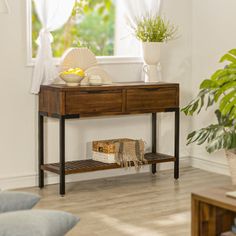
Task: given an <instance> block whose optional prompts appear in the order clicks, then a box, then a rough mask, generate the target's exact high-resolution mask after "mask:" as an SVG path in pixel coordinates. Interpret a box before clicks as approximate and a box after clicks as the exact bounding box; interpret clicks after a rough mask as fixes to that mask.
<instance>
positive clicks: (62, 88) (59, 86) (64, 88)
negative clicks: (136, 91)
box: [41, 81, 179, 91]
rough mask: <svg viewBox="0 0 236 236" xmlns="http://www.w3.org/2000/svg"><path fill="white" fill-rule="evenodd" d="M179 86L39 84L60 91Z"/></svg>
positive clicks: (164, 84)
mask: <svg viewBox="0 0 236 236" xmlns="http://www.w3.org/2000/svg"><path fill="white" fill-rule="evenodd" d="M173 86H176V87H179V84H178V83H166V82H155V83H145V82H143V81H134V82H113V83H112V84H107V85H96V86H94V85H93V86H92V85H78V86H75V87H69V86H67V85H66V84H51V85H41V88H48V89H56V90H60V91H67V90H70V91H71V90H78V89H79V90H80V89H81V90H94V89H99V90H103V89H115V88H119V89H122V88H130V87H131V88H132V87H135V88H139V87H140V88H143V87H161V88H162V87H173Z"/></svg>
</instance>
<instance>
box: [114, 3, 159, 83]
mask: <svg viewBox="0 0 236 236" xmlns="http://www.w3.org/2000/svg"><path fill="white" fill-rule="evenodd" d="M118 1H120V0H118ZM123 4H124V5H125V7H126V16H125V17H126V19H127V21H128V22H127V23H128V24H130V26H131V27H135V25H136V24H135V21H136V19H137V18H140V17H142V16H146V15H151V16H155V15H160V14H161V7H162V0H123ZM157 70H158V74H159V79H160V80H162V79H161V78H162V74H161V64H160V63H159V64H158V67H157ZM141 78H142V80H145V73H144V71H142V75H141Z"/></svg>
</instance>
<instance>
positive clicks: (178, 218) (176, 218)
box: [151, 212, 191, 226]
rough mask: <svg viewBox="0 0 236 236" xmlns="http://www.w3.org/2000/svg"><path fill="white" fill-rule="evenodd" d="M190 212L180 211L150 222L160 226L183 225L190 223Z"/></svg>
mask: <svg viewBox="0 0 236 236" xmlns="http://www.w3.org/2000/svg"><path fill="white" fill-rule="evenodd" d="M190 217H191V214H190V212H182V213H178V214H174V215H169V216H166V217H163V219H160V220H154V221H152V222H151V223H153V224H155V225H160V226H176V225H181V224H182V225H185V224H186V223H190Z"/></svg>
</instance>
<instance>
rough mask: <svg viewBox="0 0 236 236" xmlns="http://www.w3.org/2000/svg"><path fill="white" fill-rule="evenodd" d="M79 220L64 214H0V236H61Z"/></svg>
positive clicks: (49, 212) (27, 212)
mask: <svg viewBox="0 0 236 236" xmlns="http://www.w3.org/2000/svg"><path fill="white" fill-rule="evenodd" d="M78 221H79V218H78V217H76V216H74V215H72V214H70V213H66V212H61V211H49V210H26V211H17V212H9V213H3V214H0V236H63V235H65V234H66V233H67V232H68V231H69V230H70V229H72V228H73V227H74V226H75V225H76V224H77V223H78Z"/></svg>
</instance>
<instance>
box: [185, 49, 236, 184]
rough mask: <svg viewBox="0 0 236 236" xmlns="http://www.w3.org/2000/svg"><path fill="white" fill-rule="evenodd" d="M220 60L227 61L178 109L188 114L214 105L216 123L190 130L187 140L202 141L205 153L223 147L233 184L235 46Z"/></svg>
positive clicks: (235, 151) (235, 165) (235, 161)
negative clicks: (195, 94) (194, 95)
mask: <svg viewBox="0 0 236 236" xmlns="http://www.w3.org/2000/svg"><path fill="white" fill-rule="evenodd" d="M220 62H227V65H226V66H225V67H224V68H222V69H219V70H217V71H216V72H215V73H214V74H213V75H212V76H211V78H210V79H206V80H204V81H203V82H202V83H201V85H200V92H199V94H198V95H197V97H196V98H195V99H193V100H192V101H191V102H190V103H189V104H188V105H187V106H186V107H184V108H183V109H182V111H183V112H184V113H185V114H186V115H191V116H192V115H194V114H198V113H199V112H200V111H202V108H204V107H205V108H206V110H207V109H208V108H209V107H211V106H213V105H214V106H215V107H216V109H215V114H216V117H217V123H216V124H210V125H209V126H208V127H205V128H202V129H200V130H197V131H193V132H192V133H190V134H189V135H188V137H187V140H188V143H187V144H191V143H197V144H198V145H202V144H204V143H206V150H207V151H208V152H209V153H212V152H215V151H218V150H222V149H223V150H225V152H226V157H227V159H228V163H229V168H230V172H231V177H232V182H233V184H234V185H236V49H232V50H230V51H229V52H228V53H227V54H225V55H224V56H223V57H222V58H221V60H220Z"/></svg>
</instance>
